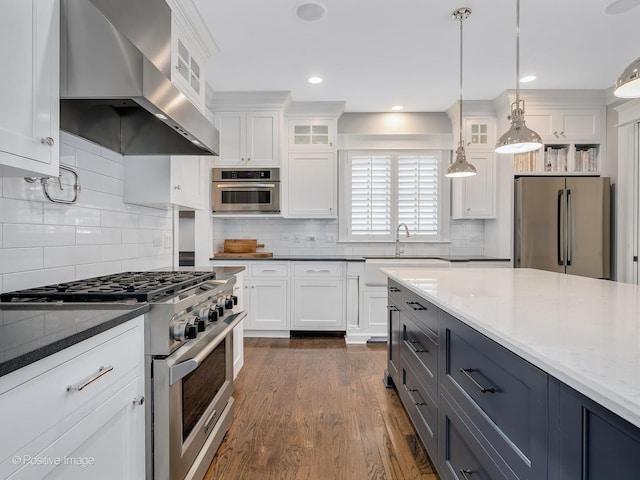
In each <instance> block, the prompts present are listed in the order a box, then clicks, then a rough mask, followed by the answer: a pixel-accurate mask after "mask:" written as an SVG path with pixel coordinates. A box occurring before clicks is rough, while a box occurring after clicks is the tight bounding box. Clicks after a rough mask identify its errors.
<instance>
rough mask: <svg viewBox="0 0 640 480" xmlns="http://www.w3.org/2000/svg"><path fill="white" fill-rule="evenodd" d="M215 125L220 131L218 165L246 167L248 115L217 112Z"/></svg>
mask: <svg viewBox="0 0 640 480" xmlns="http://www.w3.org/2000/svg"><path fill="white" fill-rule="evenodd" d="M215 124H216V127H217V128H218V130H220V156H219V157H218V158H216V165H218V166H228V167H244V166H246V163H247V151H246V148H247V137H246V135H247V115H246V114H245V113H244V112H217V113H216V114H215Z"/></svg>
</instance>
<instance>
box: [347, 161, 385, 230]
mask: <svg viewBox="0 0 640 480" xmlns="http://www.w3.org/2000/svg"><path fill="white" fill-rule="evenodd" d="M391 188H392V175H391V155H390V154H380V153H371V154H353V155H351V228H350V230H351V236H352V237H358V236H369V235H371V236H389V235H390V234H391V228H392V226H391V212H392V205H391V202H392V198H391Z"/></svg>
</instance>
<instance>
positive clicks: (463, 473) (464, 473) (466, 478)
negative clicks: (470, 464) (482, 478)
mask: <svg viewBox="0 0 640 480" xmlns="http://www.w3.org/2000/svg"><path fill="white" fill-rule="evenodd" d="M467 473H469V474H471V473H473V472H472V471H471V470H469V469H468V468H467V469H464V468H461V469H460V475H462V478H464V480H471V479H470V478H469V477H468V476H467Z"/></svg>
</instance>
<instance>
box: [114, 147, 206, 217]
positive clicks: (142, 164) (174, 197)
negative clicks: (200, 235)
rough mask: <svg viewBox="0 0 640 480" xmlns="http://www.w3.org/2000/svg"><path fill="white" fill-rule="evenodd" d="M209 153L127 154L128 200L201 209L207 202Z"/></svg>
mask: <svg viewBox="0 0 640 480" xmlns="http://www.w3.org/2000/svg"><path fill="white" fill-rule="evenodd" d="M208 159H209V157H198V156H194V155H173V156H153V155H150V156H138V155H127V156H125V157H124V201H125V203H134V204H138V205H149V206H155V207H158V206H161V207H169V206H170V205H178V206H180V207H184V208H188V209H194V210H201V209H203V208H205V206H206V205H207V192H208V191H209V190H208V189H209V176H208V173H209V168H208V165H209V161H208Z"/></svg>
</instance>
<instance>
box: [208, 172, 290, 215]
mask: <svg viewBox="0 0 640 480" xmlns="http://www.w3.org/2000/svg"><path fill="white" fill-rule="evenodd" d="M211 210H212V211H213V213H224V214H226V213H229V214H233V213H279V212H280V170H279V169H278V168H264V169H248V168H243V169H232V168H214V169H212V172H211Z"/></svg>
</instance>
